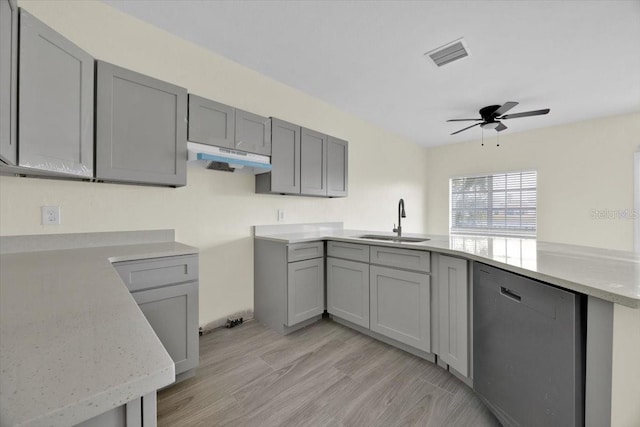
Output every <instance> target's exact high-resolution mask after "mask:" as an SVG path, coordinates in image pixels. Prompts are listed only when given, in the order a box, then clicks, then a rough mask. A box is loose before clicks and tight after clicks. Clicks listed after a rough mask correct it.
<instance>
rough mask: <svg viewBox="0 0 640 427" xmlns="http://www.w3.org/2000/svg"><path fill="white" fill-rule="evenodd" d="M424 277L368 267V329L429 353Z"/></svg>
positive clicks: (427, 294)
mask: <svg viewBox="0 0 640 427" xmlns="http://www.w3.org/2000/svg"><path fill="white" fill-rule="evenodd" d="M429 279H430V277H429V275H428V274H424V273H416V272H411V271H405V270H398V269H393V268H387V267H379V266H375V265H372V266H371V268H370V284H371V287H370V292H371V294H370V301H371V307H370V316H371V319H370V324H371V330H372V331H374V332H377V333H379V334H381V335H384V336H386V337H389V338H392V339H394V340H396V341H399V342H401V343H404V344H407V345H409V346H411V347H414V348H417V349H419V350H423V351H426V352H429V351H431V332H430V327H431V326H430V325H431V320H430V305H431V303H430V300H431V296H430V286H429V281H430V280H429Z"/></svg>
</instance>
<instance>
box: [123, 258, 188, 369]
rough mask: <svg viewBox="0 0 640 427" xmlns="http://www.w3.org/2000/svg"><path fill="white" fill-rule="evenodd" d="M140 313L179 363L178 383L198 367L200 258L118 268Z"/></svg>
mask: <svg viewBox="0 0 640 427" xmlns="http://www.w3.org/2000/svg"><path fill="white" fill-rule="evenodd" d="M114 267H115V268H116V271H117V272H118V274H119V275H120V277H121V278H122V280H123V281H124V283H125V285H127V288H128V289H129V291H130V292H131V295H132V296H133V298H134V299H135V301H136V302H137V303H138V306H139V307H140V310H141V311H142V313H143V314H144V315H145V317H146V318H147V321H148V322H149V324H150V325H151V327H152V328H153V330H154V332H155V333H156V335H157V336H158V338H159V339H160V342H162V345H163V346H164V348H165V349H166V350H167V353H169V356H171V358H172V359H173V362H174V363H175V371H176V380H177V381H179V380H181V379H184V378H188V377H189V376H190V375H191V374H193V373H194V372H195V371H194V369H195V368H196V367H197V366H198V361H199V355H198V351H199V350H198V348H199V344H198V343H199V341H198V340H199V324H198V256H197V255H183V256H175V257H163V258H152V259H145V260H139V261H126V262H118V263H115V264H114Z"/></svg>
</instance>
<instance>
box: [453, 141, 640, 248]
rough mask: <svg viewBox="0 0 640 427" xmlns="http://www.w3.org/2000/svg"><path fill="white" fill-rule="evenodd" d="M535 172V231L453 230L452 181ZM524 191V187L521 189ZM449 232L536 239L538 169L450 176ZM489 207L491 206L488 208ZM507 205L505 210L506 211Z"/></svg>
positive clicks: (460, 234)
mask: <svg viewBox="0 0 640 427" xmlns="http://www.w3.org/2000/svg"><path fill="white" fill-rule="evenodd" d="M639 154H640V152H639ZM530 172H535V174H536V193H535V194H536V203H535V211H536V228H535V230H534V231H533V232H531V233H527V232H523V231H522V230H499V229H498V230H496V229H493V230H491V229H485V230H473V229H465V230H459V231H458V230H456V231H454V230H453V191H452V183H453V180H455V179H462V178H481V177H488V176H494V175H508V174H515V173H517V174H522V173H530ZM520 191H522V189H520ZM448 192H449V208H448V209H449V212H448V214H449V234H450V235H455V236H464V235H469V236H478V235H480V236H498V237H513V238H524V239H536V238H537V235H538V170H537V169H535V168H530V169H529V168H525V169H518V170H508V171H500V172H483V173H472V174H458V175H451V176H449V189H448ZM487 209H489V208H487ZM506 209H507V208H506V206H505V211H506Z"/></svg>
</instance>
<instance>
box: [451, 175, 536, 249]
mask: <svg viewBox="0 0 640 427" xmlns="http://www.w3.org/2000/svg"><path fill="white" fill-rule="evenodd" d="M536 186H537V173H536V171H526V172H507V173H498V174H492V175H482V176H466V177H458V178H451V180H450V189H451V193H450V195H451V199H450V200H451V223H450V224H451V227H450V230H451V233H452V234H499V235H510V236H535V235H536V223H537V221H536V217H537V215H536V193H537V191H536Z"/></svg>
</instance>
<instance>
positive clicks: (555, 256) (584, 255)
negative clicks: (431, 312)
mask: <svg viewBox="0 0 640 427" xmlns="http://www.w3.org/2000/svg"><path fill="white" fill-rule="evenodd" d="M329 224H332V225H335V224H339V223H329ZM278 227H279V226H256V230H255V238H256V239H266V240H272V241H277V242H282V243H287V244H290V243H301V242H308V241H313V240H334V241H344V242H351V243H361V244H367V245H375V246H391V247H398V248H406V249H417V250H425V251H434V252H439V253H443V254H447V255H453V256H457V257H462V258H467V259H469V260H473V261H479V262H483V263H486V264H489V265H493V266H495V267H498V268H502V269H504V270H508V271H512V272H514V273H518V274H521V275H523V276H527V277H530V278H533V279H537V280H540V281H543V282H547V283H550V284H553V285H556V286H559V287H561V288H565V289H570V290H573V291H576V292H580V293H583V294H586V295H591V296H594V297H597V298H600V299H603V300H606V301H610V302H613V303H616V304H621V305H624V306H627V307H631V308H640V255H639V254H638V253H635V252H625V251H617V250H608V249H599V248H592V247H586V246H576V245H567V244H561V243H550V242H541V241H538V240H536V239H531V238H514V237H495V236H468V235H467V236H462V235H459V236H458V235H422V234H406V233H405V234H403V236H407V237H421V238H425V239H429V240H426V241H424V242H393V241H384V240H372V239H363V238H360V237H358V236H363V235H367V234H375V235H388V236H393V234H391V233H381V232H378V231H368V230H345V229H341V228H335V227H331V226H327V227H320V228H319V229H315V230H314V229H313V227H312V226H311V225H307V226H306V228H305V229H302V230H295V228H293V227H291V228H289V229H287V228H283V229H282V231H284V232H280V233H279V232H277V230H278Z"/></svg>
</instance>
